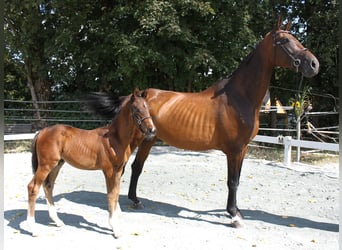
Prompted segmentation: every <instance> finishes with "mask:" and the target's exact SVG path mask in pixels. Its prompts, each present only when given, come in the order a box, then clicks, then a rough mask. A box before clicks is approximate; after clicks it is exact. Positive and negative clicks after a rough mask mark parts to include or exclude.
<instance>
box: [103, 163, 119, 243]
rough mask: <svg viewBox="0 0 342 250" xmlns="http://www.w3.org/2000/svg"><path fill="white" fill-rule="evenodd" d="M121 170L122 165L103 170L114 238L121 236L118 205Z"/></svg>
mask: <svg viewBox="0 0 342 250" xmlns="http://www.w3.org/2000/svg"><path fill="white" fill-rule="evenodd" d="M115 171H117V172H115ZM122 171H123V167H119V168H113V169H111V170H108V171H104V174H105V177H106V185H107V199H108V212H109V225H110V226H111V228H112V230H113V235H114V237H115V238H119V237H120V236H121V227H120V221H119V219H120V213H121V209H120V205H119V193H120V180H121V175H122Z"/></svg>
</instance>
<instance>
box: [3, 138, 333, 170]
mask: <svg viewBox="0 0 342 250" xmlns="http://www.w3.org/2000/svg"><path fill="white" fill-rule="evenodd" d="M34 136H35V134H34V133H30V134H16V135H4V141H16V140H31V139H33V138H34ZM253 141H255V142H263V143H269V144H278V145H283V146H284V165H285V166H290V165H291V149H292V146H294V147H301V148H310V149H319V150H325V151H335V152H339V144H338V143H327V142H314V141H304V140H296V139H292V137H291V136H265V135H257V136H255V138H254V139H253Z"/></svg>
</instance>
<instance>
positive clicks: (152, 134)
mask: <svg viewBox="0 0 342 250" xmlns="http://www.w3.org/2000/svg"><path fill="white" fill-rule="evenodd" d="M156 134H157V130H156V128H155V127H152V128H148V129H147V131H146V132H145V133H144V136H145V138H146V139H153V138H154V137H155V136H156Z"/></svg>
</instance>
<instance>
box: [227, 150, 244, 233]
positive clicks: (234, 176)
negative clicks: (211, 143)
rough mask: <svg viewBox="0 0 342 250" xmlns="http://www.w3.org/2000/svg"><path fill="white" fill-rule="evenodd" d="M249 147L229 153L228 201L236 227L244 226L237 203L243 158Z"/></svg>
mask: <svg viewBox="0 0 342 250" xmlns="http://www.w3.org/2000/svg"><path fill="white" fill-rule="evenodd" d="M246 151H247V147H245V148H244V149H243V150H242V151H241V152H239V153H236V154H235V155H229V157H227V158H228V166H227V168H228V182H227V184H228V189H229V194H228V202H227V212H228V213H229V214H230V215H231V216H232V224H233V226H235V227H242V226H243V225H244V223H243V220H242V219H243V217H242V215H241V213H240V210H239V209H238V207H237V205H236V193H237V189H238V187H239V181H240V173H241V166H242V162H243V159H244V157H245V154H246Z"/></svg>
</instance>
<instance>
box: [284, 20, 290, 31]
mask: <svg viewBox="0 0 342 250" xmlns="http://www.w3.org/2000/svg"><path fill="white" fill-rule="evenodd" d="M291 26H292V22H291V21H288V23H287V24H286V25H285V30H286V31H289V30H290V29H291Z"/></svg>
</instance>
